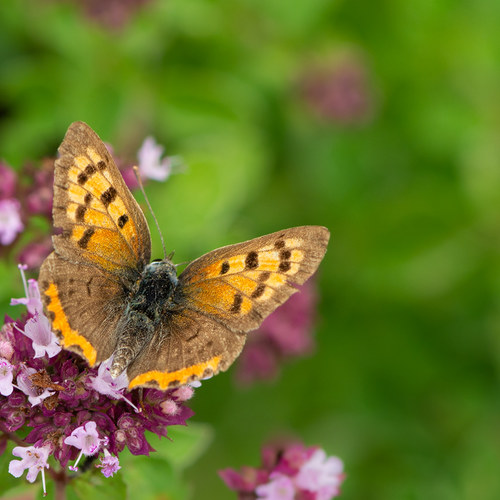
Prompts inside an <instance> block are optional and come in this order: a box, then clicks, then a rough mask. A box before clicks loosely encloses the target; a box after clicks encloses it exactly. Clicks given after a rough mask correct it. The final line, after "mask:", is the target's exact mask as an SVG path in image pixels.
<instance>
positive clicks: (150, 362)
mask: <svg viewBox="0 0 500 500" xmlns="http://www.w3.org/2000/svg"><path fill="white" fill-rule="evenodd" d="M245 337H246V335H244V334H242V333H234V332H231V331H230V330H228V329H227V328H226V327H224V326H223V325H221V324H220V323H218V322H217V321H214V320H213V319H211V318H208V317H206V316H203V315H200V314H199V313H197V312H195V311H192V310H189V309H186V310H184V311H183V312H181V313H179V314H177V315H174V316H172V317H171V318H169V320H168V321H165V322H164V323H163V324H162V326H161V327H160V328H159V329H158V331H157V332H156V334H155V337H154V338H153V340H152V342H150V343H149V345H148V346H146V348H145V349H144V351H143V352H142V353H141V354H140V355H139V356H138V358H137V359H136V360H135V361H134V362H133V363H132V364H131V365H130V367H129V369H128V371H127V374H128V378H129V389H134V388H135V387H156V388H158V389H162V390H165V389H169V388H173V387H178V386H180V385H183V384H186V383H189V382H193V381H195V380H200V379H204V378H208V377H210V376H212V375H215V374H216V373H218V372H219V371H224V370H227V368H229V366H230V365H231V364H232V362H233V361H234V360H235V359H236V357H237V356H238V355H239V353H240V352H241V349H242V348H243V345H244V344H245Z"/></svg>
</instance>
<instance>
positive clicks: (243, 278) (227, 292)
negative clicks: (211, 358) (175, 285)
mask: <svg viewBox="0 0 500 500" xmlns="http://www.w3.org/2000/svg"><path fill="white" fill-rule="evenodd" d="M329 236H330V233H329V231H328V229H326V228H324V227H320V226H302V227H295V228H291V229H285V230H283V231H278V232H276V233H272V234H268V235H266V236H261V237H260V238H255V239H253V240H249V241H246V242H244V243H239V244H236V245H229V246H226V247H222V248H219V249H218V250H214V251H212V252H209V253H208V254H205V255H203V256H202V257H200V258H199V259H197V260H195V261H193V262H192V263H191V264H189V265H188V267H187V268H186V269H185V270H184V272H183V273H182V274H181V275H180V276H179V283H180V286H181V287H182V291H183V296H184V297H185V304H186V307H187V308H190V309H192V310H195V311H197V312H198V313H200V314H202V315H205V316H208V317H211V318H213V319H215V320H216V321H218V322H220V323H222V324H223V325H225V326H226V327H227V328H228V329H229V330H232V331H235V332H248V331H250V330H253V329H255V328H257V327H258V326H259V325H260V323H261V322H262V321H263V320H264V318H265V317H266V316H268V315H269V314H270V313H271V312H272V311H274V310H275V309H276V308H277V307H278V306H279V305H281V304H282V303H283V302H285V301H286V300H287V299H288V298H289V297H290V296H291V295H292V294H293V293H295V292H296V291H297V289H296V285H300V284H302V283H304V281H306V280H307V279H308V278H309V277H310V276H311V275H312V274H313V273H314V272H315V271H316V269H317V267H318V265H319V263H320V261H321V259H322V258H323V256H324V254H325V252H326V247H327V244H328V240H329Z"/></svg>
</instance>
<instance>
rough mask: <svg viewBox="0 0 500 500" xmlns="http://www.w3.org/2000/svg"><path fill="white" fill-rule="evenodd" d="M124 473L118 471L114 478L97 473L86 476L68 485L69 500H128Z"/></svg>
mask: <svg viewBox="0 0 500 500" xmlns="http://www.w3.org/2000/svg"><path fill="white" fill-rule="evenodd" d="M123 472H124V471H118V472H117V473H116V474H115V475H114V476H113V477H109V478H106V477H104V476H103V475H102V474H96V473H95V472H94V473H88V474H84V475H83V476H81V477H79V478H78V479H75V480H73V481H72V482H71V483H70V484H69V485H68V487H67V495H68V499H73V498H74V499H81V500H87V499H88V498H106V499H107V500H114V499H116V500H121V499H123V498H126V497H127V486H126V484H125V481H124V477H123V476H124V473H123ZM139 497H140V495H139V496H138V498H139Z"/></svg>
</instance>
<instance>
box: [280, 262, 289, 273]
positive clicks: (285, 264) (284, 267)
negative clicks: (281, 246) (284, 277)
mask: <svg viewBox="0 0 500 500" xmlns="http://www.w3.org/2000/svg"><path fill="white" fill-rule="evenodd" d="M291 267H292V264H290V262H289V261H288V260H285V261H283V262H280V265H279V270H280V271H281V272H282V273H286V272H287V271H290V268H291Z"/></svg>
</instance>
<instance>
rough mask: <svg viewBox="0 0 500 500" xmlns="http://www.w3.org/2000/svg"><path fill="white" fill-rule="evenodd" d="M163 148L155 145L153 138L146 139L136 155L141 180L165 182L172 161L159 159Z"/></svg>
mask: <svg viewBox="0 0 500 500" xmlns="http://www.w3.org/2000/svg"><path fill="white" fill-rule="evenodd" d="M164 151H165V148H164V147H163V146H161V145H160V144H157V143H156V141H155V140H154V139H153V137H146V139H144V142H143V143H142V146H141V148H140V149H139V151H138V153H137V159H138V160H139V172H140V173H141V177H142V178H146V179H153V180H155V181H165V180H167V178H168V177H169V175H170V174H171V172H172V160H171V158H169V157H166V158H163V160H162V159H161V156H162V155H163V152H164Z"/></svg>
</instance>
